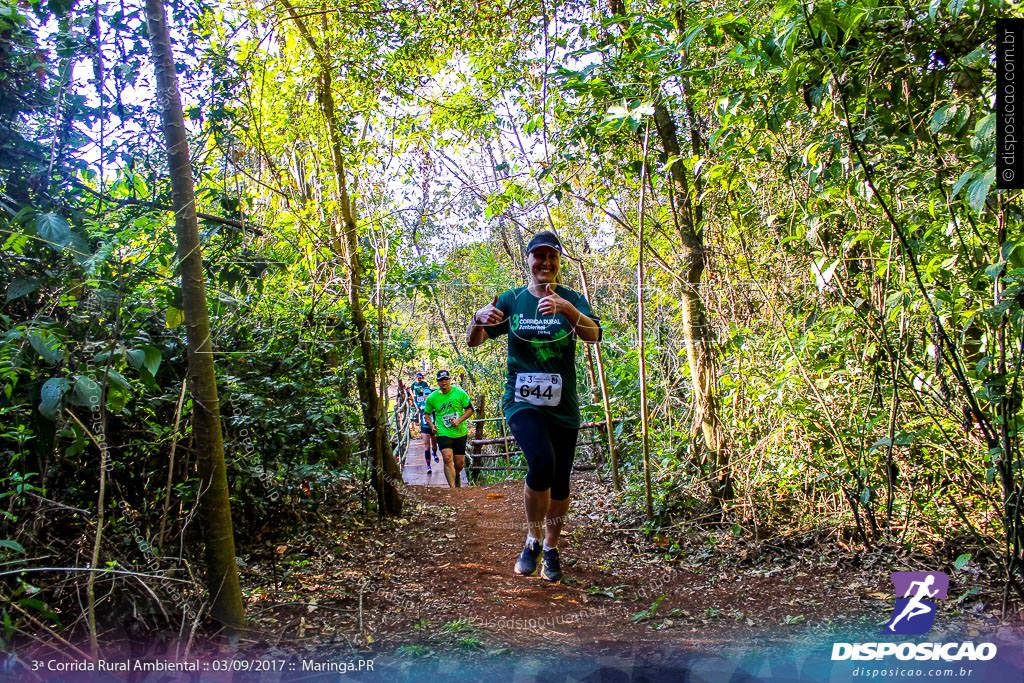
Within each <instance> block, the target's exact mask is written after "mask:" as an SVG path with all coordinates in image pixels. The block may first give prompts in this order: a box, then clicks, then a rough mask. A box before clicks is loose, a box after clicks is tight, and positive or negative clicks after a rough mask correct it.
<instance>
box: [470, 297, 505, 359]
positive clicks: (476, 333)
mask: <svg viewBox="0 0 1024 683" xmlns="http://www.w3.org/2000/svg"><path fill="white" fill-rule="evenodd" d="M504 320H505V312H504V311H502V310H501V309H500V308H498V297H494V300H493V301H491V303H489V304H487V305H486V306H484V307H483V308H481V309H480V310H479V311H477V312H476V313H474V314H473V319H472V320H471V321H470V322H469V327H468V328H467V329H466V346H468V347H469V348H473V347H474V346H480V345H481V344H483V343H484V342H485V341H487V340H488V339H490V338H491V336H492V335H490V334H488V333H487V330H488V328H491V327H495V326H498V325H500V324H501V323H502V322H503V321H504Z"/></svg>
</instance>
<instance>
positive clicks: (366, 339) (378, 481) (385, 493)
mask: <svg viewBox="0 0 1024 683" xmlns="http://www.w3.org/2000/svg"><path fill="white" fill-rule="evenodd" d="M283 4H284V7H285V9H286V10H287V11H288V14H289V16H290V17H291V19H292V21H294V22H295V26H296V28H297V29H298V31H299V33H300V34H301V35H302V37H303V39H304V40H305V41H306V43H307V44H308V45H309V46H310V49H311V50H312V51H313V54H314V55H315V56H316V62H317V65H318V67H319V71H320V73H319V74H317V102H318V104H319V105H320V112H321V113H322V114H323V117H324V123H325V124H326V126H327V134H328V136H329V138H330V142H331V162H332V164H333V167H334V180H335V193H336V195H337V198H338V208H339V213H340V218H341V225H342V227H343V231H342V232H343V233H344V241H342V240H341V238H340V236H339V235H338V233H337V230H333V231H332V244H333V245H334V251H335V253H336V254H338V256H339V257H342V258H345V259H347V261H348V285H349V286H348V296H349V311H350V313H351V315H352V322H353V324H354V325H355V328H356V339H357V340H358V344H359V352H360V355H361V357H362V365H363V367H362V368H360V370H361V372H359V371H357V373H356V374H357V377H358V380H357V385H358V389H359V402H360V404H361V405H362V409H363V422H364V424H365V425H366V431H367V435H368V437H369V442H370V444H369V446H370V457H371V458H372V462H373V470H374V472H373V488H374V489H375V490H376V492H377V505H378V510H379V511H380V512H381V513H382V514H386V515H397V514H400V513H401V512H402V495H401V493H400V492H399V490H398V482H400V481H402V471H401V469H399V467H398V463H396V462H395V459H394V458H393V457H392V456H391V448H390V446H389V444H388V438H387V426H386V424H385V415H384V410H383V402H382V401H381V399H380V396H379V395H378V393H377V377H376V374H377V373H376V366H375V363H374V360H373V349H372V347H371V345H370V332H369V327H368V326H367V324H366V316H365V315H364V313H363V303H362V301H361V298H360V295H361V283H362V272H363V268H362V264H361V263H360V261H359V240H358V231H357V224H356V218H355V212H354V211H353V209H352V203H351V201H350V200H349V196H348V186H347V182H346V180H345V157H344V155H343V154H342V144H341V135H340V134H339V132H338V131H339V130H340V126H339V124H338V115H337V110H336V108H335V104H334V93H333V92H332V90H331V78H332V69H331V67H330V63H329V62H328V61H327V57H326V56H325V54H324V52H323V50H322V49H321V48H320V46H319V45H317V43H316V41H315V40H314V39H313V36H312V35H311V34H310V32H309V30H308V28H307V27H306V24H305V22H304V21H303V20H302V17H300V16H299V15H298V14H297V13H296V12H295V9H294V8H293V7H292V6H291V4H290V3H288V2H287V0H285V2H284V3H283ZM332 225H333V223H332Z"/></svg>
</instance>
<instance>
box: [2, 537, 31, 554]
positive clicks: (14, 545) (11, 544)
mask: <svg viewBox="0 0 1024 683" xmlns="http://www.w3.org/2000/svg"><path fill="white" fill-rule="evenodd" d="M0 548H7V549H8V550H13V551H14V552H16V553H20V554H22V555H24V554H25V549H24V548H23V547H22V546H21V544H20V543H18V542H17V541H12V540H11V539H9V538H0Z"/></svg>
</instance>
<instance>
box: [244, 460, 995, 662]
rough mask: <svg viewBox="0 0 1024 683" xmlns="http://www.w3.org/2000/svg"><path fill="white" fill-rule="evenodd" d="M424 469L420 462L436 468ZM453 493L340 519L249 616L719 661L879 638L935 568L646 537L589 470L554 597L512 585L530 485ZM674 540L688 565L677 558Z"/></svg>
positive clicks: (784, 545)
mask: <svg viewBox="0 0 1024 683" xmlns="http://www.w3.org/2000/svg"><path fill="white" fill-rule="evenodd" d="M417 452H418V451H417ZM421 456H422V454H421V453H420V457H418V458H416V457H410V458H409V460H408V461H407V464H408V465H409V466H410V467H415V466H416V465H417V464H418V465H419V466H421V467H422V457H421ZM435 480H436V481H435ZM441 482H443V474H440V472H439V471H438V470H435V472H434V474H433V475H432V477H431V479H430V483H431V484H432V486H429V487H428V486H408V487H406V490H405V494H406V503H407V504H406V513H405V514H404V515H403V516H402V517H401V518H398V519H394V518H386V519H380V518H377V517H376V516H372V515H371V516H359V515H353V514H352V512H351V511H349V512H346V511H344V510H343V509H342V508H341V507H339V508H338V509H337V514H336V515H330V514H321V520H322V522H321V525H319V526H318V527H317V528H315V529H313V530H311V531H310V532H309V533H308V534H307V535H306V536H305V537H303V538H301V539H296V540H295V541H293V542H291V543H289V544H286V545H279V546H276V547H268V548H267V550H266V551H265V552H264V553H263V554H261V555H259V556H257V555H254V556H253V557H250V558H248V561H251V562H252V563H253V564H252V566H251V567H250V569H249V570H248V571H246V572H243V576H244V577H245V582H246V595H247V599H248V609H249V611H250V614H252V615H253V623H254V625H258V626H259V628H260V630H261V631H262V632H263V633H264V634H266V638H265V640H262V642H263V643H265V644H266V645H269V646H271V647H277V646H288V645H289V644H291V646H299V647H308V646H314V647H329V646H331V644H332V643H334V644H336V645H342V644H347V645H348V646H351V647H354V648H356V649H366V648H370V649H372V650H375V651H379V652H387V651H392V652H394V651H397V652H399V653H402V652H404V653H406V654H409V653H411V654H413V655H419V654H428V653H449V654H451V653H459V652H480V653H488V654H493V653H501V652H515V651H525V650H530V649H537V648H545V649H547V650H550V649H551V648H555V649H557V650H559V651H561V652H565V653H570V654H573V655H579V654H580V653H586V654H587V656H598V657H600V656H605V655H607V656H615V655H617V654H621V653H622V651H623V645H624V644H625V643H629V644H631V646H638V647H643V648H650V649H651V650H662V651H664V650H666V649H668V650H672V651H675V652H705V653H709V652H710V653H715V652H718V651H720V650H725V649H727V648H728V647H730V646H733V645H735V644H736V643H737V642H743V643H747V644H751V643H760V644H763V645H765V646H770V645H772V644H773V643H774V644H776V645H779V646H780V647H788V646H789V645H788V644H789V643H793V642H796V641H797V640H799V639H802V638H807V637H814V636H815V634H818V635H820V634H823V633H834V632H837V631H840V630H842V631H845V632H851V631H854V630H858V631H860V630H866V631H871V632H873V633H877V631H878V625H879V624H880V623H884V621H885V619H886V618H887V616H888V615H889V612H890V610H891V608H892V595H891V586H890V584H889V571H891V570H892V569H894V568H910V569H924V568H928V567H930V566H931V567H934V566H935V559H934V558H929V557H924V556H919V555H913V556H910V555H902V556H899V557H897V556H895V555H894V554H893V552H892V550H891V549H890V550H883V549H878V550H875V551H872V552H871V553H859V554H855V553H851V552H850V550H849V549H848V548H842V547H839V546H838V545H837V544H836V543H835V539H834V538H825V537H822V536H821V535H820V534H817V535H813V536H809V537H807V538H805V539H802V540H794V539H789V540H782V539H778V540H776V541H774V542H771V543H767V542H755V541H753V540H744V539H742V538H738V537H736V536H734V535H733V534H732V533H731V531H730V530H729V529H728V528H724V529H717V530H716V529H713V528H710V529H709V528H708V527H697V526H689V527H678V528H676V529H674V530H669V531H666V532H665V533H666V534H672V536H671V538H668V537H662V536H655V537H654V538H653V539H652V538H648V537H647V536H645V535H644V533H643V532H642V531H641V530H640V529H638V528H636V527H637V526H639V522H624V521H621V520H623V519H630V518H631V517H630V514H631V513H630V512H629V510H630V509H631V508H630V506H629V505H628V504H626V503H625V502H624V501H622V500H619V499H617V498H616V497H615V495H614V494H613V493H612V492H611V491H610V489H609V487H608V486H607V484H606V483H604V482H602V481H600V480H599V479H598V478H597V477H596V475H595V473H594V472H586V473H578V474H576V475H574V477H573V496H574V497H573V501H574V502H573V507H572V509H571V510H570V515H569V520H568V522H567V524H566V527H565V529H564V532H563V539H562V544H561V555H562V565H563V570H564V572H565V578H564V579H563V581H562V582H561V583H558V584H551V583H548V582H546V581H544V580H543V579H540V578H539V577H537V576H534V577H520V576H516V575H515V574H514V573H513V571H512V567H513V565H514V563H515V559H516V557H517V555H518V553H519V551H520V550H521V548H522V544H523V541H524V538H525V526H524V520H523V503H522V486H523V484H522V482H521V481H510V482H502V483H499V484H493V485H489V486H469V487H464V488H457V489H449V488H447V487H446V486H443V485H442V486H438V485H437V484H438V483H441ZM349 500H351V498H349ZM634 519H635V518H634ZM624 527H628V528H624ZM674 543H678V544H679V546H680V547H681V550H680V549H679V548H676V552H675V553H674V555H673V556H672V557H668V555H669V552H668V551H669V550H670V546H671V545H672V544H674ZM268 565H271V566H268ZM270 570H272V571H270ZM971 582H972V580H971V579H970V577H966V576H965V577H964V584H965V585H966V584H968V583H971ZM992 609H993V605H991V604H983V603H982V601H981V599H980V598H979V599H977V601H976V602H972V601H970V600H967V601H961V602H960V603H959V604H956V605H952V604H951V605H950V606H949V608H946V609H944V613H943V615H942V626H937V627H936V630H935V631H933V633H934V634H935V635H936V637H939V636H941V634H942V632H943V631H954V630H959V631H961V632H965V633H970V632H971V631H970V629H977V628H978V627H984V626H985V625H986V624H988V625H991V624H993V623H994V622H995V619H994V618H993V616H992ZM957 612H960V613H959V614H957Z"/></svg>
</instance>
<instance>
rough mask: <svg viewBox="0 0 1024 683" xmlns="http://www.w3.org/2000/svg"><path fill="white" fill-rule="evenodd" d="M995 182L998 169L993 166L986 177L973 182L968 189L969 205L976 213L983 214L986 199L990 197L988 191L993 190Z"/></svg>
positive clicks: (986, 172) (986, 173)
mask: <svg viewBox="0 0 1024 683" xmlns="http://www.w3.org/2000/svg"><path fill="white" fill-rule="evenodd" d="M995 181H996V169H995V167H994V166H993V167H992V168H990V169H988V170H987V171H985V175H983V176H981V177H980V178H978V179H977V180H975V181H974V182H972V183H971V184H970V186H969V187H968V188H967V197H968V203H969V204H970V206H971V208H972V209H974V211H975V212H976V213H981V211H982V209H984V208H985V199H986V198H987V197H988V191H989V190H990V189H991V188H992V183H994V182H995Z"/></svg>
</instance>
